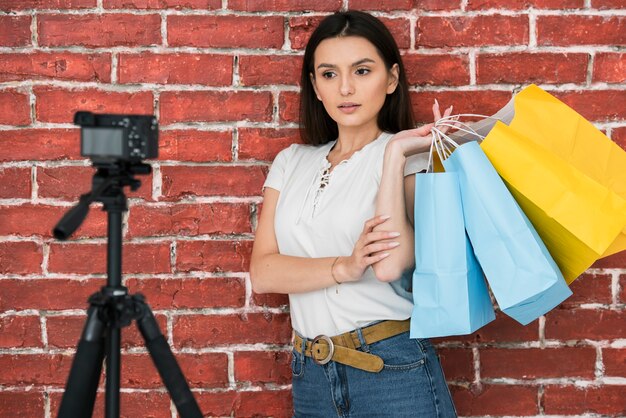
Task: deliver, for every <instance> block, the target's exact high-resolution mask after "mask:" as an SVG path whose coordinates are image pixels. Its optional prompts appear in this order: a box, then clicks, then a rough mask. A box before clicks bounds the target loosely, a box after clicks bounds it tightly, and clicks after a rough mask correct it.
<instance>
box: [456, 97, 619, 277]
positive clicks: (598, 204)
mask: <svg viewBox="0 0 626 418" xmlns="http://www.w3.org/2000/svg"><path fill="white" fill-rule="evenodd" d="M496 120H500V121H501V122H496ZM469 126H470V129H469V130H462V131H459V132H457V133H454V134H451V135H450V137H451V138H452V139H453V140H455V141H460V142H465V141H467V140H471V139H476V135H475V134H474V133H472V132H470V131H474V132H475V133H476V134H478V136H479V137H484V140H483V141H482V144H481V147H482V148H483V150H484V151H485V153H486V154H487V156H488V158H489V160H490V161H491V163H492V164H493V165H494V167H495V168H496V170H497V171H498V173H499V174H500V176H502V178H503V179H504V181H505V182H506V185H507V187H508V188H509V190H510V191H511V193H512V194H513V196H514V197H515V199H516V200H517V202H518V204H519V205H520V206H521V208H522V209H523V211H524V212H525V213H526V215H527V216H528V218H529V219H530V221H531V222H532V224H533V225H534V226H535V228H536V230H537V232H538V233H539V235H540V237H541V238H542V240H543V241H544V243H545V245H546V247H547V248H548V250H549V251H550V254H551V255H552V256H553V258H554V260H555V261H556V263H557V265H558V266H559V268H560V270H561V272H562V273H563V275H564V277H565V279H566V281H567V282H568V283H571V282H572V281H573V280H575V279H576V278H577V277H578V276H579V275H580V274H581V273H582V272H584V271H585V270H587V268H589V267H590V266H591V265H592V264H593V263H594V262H595V261H596V260H597V259H599V258H602V257H605V256H608V255H611V254H614V253H616V252H619V251H622V250H624V249H626V170H625V169H624V167H626V152H624V151H623V150H622V149H621V148H620V147H619V146H618V145H617V144H615V143H613V142H612V141H611V140H610V139H609V138H607V137H606V136H605V135H604V134H602V132H600V131H599V130H598V129H596V128H595V127H594V126H593V125H592V124H591V123H590V122H588V121H586V120H585V119H584V118H583V117H582V116H580V115H579V114H578V113H576V112H575V111H574V110H573V109H571V108H569V107H568V106H567V105H565V104H564V103H562V102H561V101H559V100H558V99H556V98H555V97H553V96H552V95H550V94H549V93H547V92H545V91H543V90H541V89H540V88H539V87H537V86H535V85H531V86H529V87H526V88H525V89H524V90H522V91H521V92H520V93H518V94H517V95H516V96H515V97H514V98H513V99H511V101H510V102H509V103H508V104H507V105H506V106H504V107H503V108H502V109H501V110H500V111H499V112H498V113H497V114H495V115H494V116H493V117H491V118H485V119H482V120H480V121H478V122H476V123H474V124H469Z"/></svg>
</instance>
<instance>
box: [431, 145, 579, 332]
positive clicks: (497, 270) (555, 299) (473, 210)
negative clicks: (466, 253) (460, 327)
mask: <svg viewBox="0 0 626 418" xmlns="http://www.w3.org/2000/svg"><path fill="white" fill-rule="evenodd" d="M443 166H444V168H445V170H446V172H453V173H458V175H459V184H460V188H461V201H462V207H463V213H464V217H465V228H466V230H467V234H468V236H469V238H470V242H471V244H472V246H473V248H474V252H475V254H476V258H477V259H478V262H479V263H480V265H481V267H482V269H483V271H484V273H485V276H486V278H487V281H488V282H489V286H490V287H491V290H492V292H493V294H494V296H495V298H496V301H497V302H498V305H499V307H500V309H501V310H502V311H503V312H504V313H505V314H507V315H509V316H510V317H512V318H513V319H515V320H517V321H518V322H520V323H521V324H523V325H526V324H528V323H530V322H532V321H533V320H535V319H536V318H538V317H539V316H541V315H543V314H545V313H546V312H548V311H550V310H551V309H553V308H554V307H556V306H557V305H559V304H560V303H561V302H563V301H564V300H565V299H566V298H568V297H569V296H570V295H571V294H572V292H571V290H570V289H569V287H568V286H567V283H566V282H565V280H564V278H563V275H562V274H561V272H560V270H559V268H558V266H557V265H556V263H555V262H554V260H553V259H552V257H551V255H550V253H549V252H548V249H547V248H546V246H545V245H544V243H543V242H542V240H541V238H540V237H539V235H538V234H537V232H536V231H535V228H534V227H533V225H532V224H531V223H530V221H529V220H528V218H527V217H526V215H525V214H524V212H523V211H522V210H521V208H520V207H519V205H518V204H517V203H516V201H515V199H513V196H512V195H511V193H510V192H509V191H508V189H507V188H506V186H505V185H504V183H503V182H502V179H501V178H500V177H499V176H498V173H497V172H496V170H495V169H494V168H493V166H492V165H491V163H490V162H489V160H488V159H487V157H486V155H485V153H484V152H483V151H482V149H481V147H480V146H479V145H478V143H477V142H475V141H472V142H468V143H465V144H463V145H460V146H459V147H458V148H456V149H455V150H454V151H453V152H452V153H451V155H450V156H449V157H448V158H446V159H445V160H444V161H443Z"/></svg>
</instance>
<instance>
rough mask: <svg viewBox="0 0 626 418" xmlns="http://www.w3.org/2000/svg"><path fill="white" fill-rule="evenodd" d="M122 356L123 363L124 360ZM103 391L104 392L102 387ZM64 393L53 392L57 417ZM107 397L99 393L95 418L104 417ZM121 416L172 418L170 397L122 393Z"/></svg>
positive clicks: (151, 392) (53, 412)
mask: <svg viewBox="0 0 626 418" xmlns="http://www.w3.org/2000/svg"><path fill="white" fill-rule="evenodd" d="M123 358H124V357H123V356H122V361H124V360H123ZM101 390H104V389H103V388H102V386H101ZM62 396H63V392H51V393H50V394H49V397H50V410H51V411H52V414H53V416H56V415H57V412H58V409H59V407H60V406H61V397H62ZM104 402H105V396H104V393H103V392H99V393H98V396H97V397H96V403H95V405H94V408H93V411H94V412H93V416H94V417H96V416H98V417H103V416H105V415H104ZM120 416H121V417H123V418H134V417H146V418H171V416H172V413H171V411H170V396H169V395H168V394H167V393H165V392H155V391H150V392H120Z"/></svg>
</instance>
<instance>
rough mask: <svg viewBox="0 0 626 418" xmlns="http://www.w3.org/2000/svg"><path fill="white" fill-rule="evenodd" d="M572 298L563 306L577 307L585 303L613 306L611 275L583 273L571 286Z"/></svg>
mask: <svg viewBox="0 0 626 418" xmlns="http://www.w3.org/2000/svg"><path fill="white" fill-rule="evenodd" d="M570 288H571V289H572V292H573V293H574V294H573V295H572V296H570V297H569V298H567V299H566V300H565V302H563V304H562V305H561V306H563V307H575V306H579V305H581V304H583V303H602V304H605V305H609V304H611V302H612V301H613V297H612V295H611V275H610V274H589V273H583V274H582V275H581V276H580V277H579V278H578V279H576V280H575V281H574V282H572V284H571V285H570Z"/></svg>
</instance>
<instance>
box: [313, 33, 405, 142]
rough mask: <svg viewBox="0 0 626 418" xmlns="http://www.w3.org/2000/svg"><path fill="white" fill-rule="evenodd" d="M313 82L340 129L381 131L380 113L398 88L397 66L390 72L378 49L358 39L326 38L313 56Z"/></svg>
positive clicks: (351, 37) (320, 98)
mask: <svg viewBox="0 0 626 418" xmlns="http://www.w3.org/2000/svg"><path fill="white" fill-rule="evenodd" d="M313 65H314V72H313V73H312V74H311V82H312V83H313V88H314V89H315V93H316V94H317V98H318V99H319V100H321V101H322V103H323V105H324V108H325V109H326V112H328V114H329V115H330V117H331V118H332V119H333V120H334V121H335V122H337V125H338V126H339V128H340V129H341V128H365V129H368V128H369V129H374V128H375V129H376V130H377V129H378V126H377V117H378V112H380V109H382V107H383V104H384V103H385V98H386V96H387V94H391V93H393V92H394V90H395V89H396V86H397V85H398V64H394V65H393V67H391V70H387V68H386V67H385V62H384V61H383V59H382V57H381V56H380V54H379V53H378V51H377V50H376V47H375V46H374V45H373V44H372V43H371V42H369V41H368V40H367V39H365V38H362V37H359V36H345V37H338V38H329V39H325V40H323V41H322V42H320V44H319V45H318V47H317V49H316V50H315V53H314V56H313Z"/></svg>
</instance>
